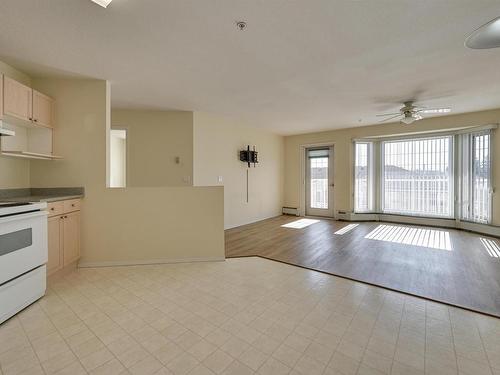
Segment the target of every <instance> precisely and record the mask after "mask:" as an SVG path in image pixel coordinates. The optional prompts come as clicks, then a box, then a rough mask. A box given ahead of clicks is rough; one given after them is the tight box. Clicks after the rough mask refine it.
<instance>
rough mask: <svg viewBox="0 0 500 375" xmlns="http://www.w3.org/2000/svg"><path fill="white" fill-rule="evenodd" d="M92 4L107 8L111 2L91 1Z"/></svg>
mask: <svg viewBox="0 0 500 375" xmlns="http://www.w3.org/2000/svg"><path fill="white" fill-rule="evenodd" d="M91 1H93V2H94V3H96V4H98V5H100V6H102V7H103V8H107V7H108V5H109V4H110V3H111V2H112V1H113V0H91Z"/></svg>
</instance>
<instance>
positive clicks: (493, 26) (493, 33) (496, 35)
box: [465, 17, 500, 49]
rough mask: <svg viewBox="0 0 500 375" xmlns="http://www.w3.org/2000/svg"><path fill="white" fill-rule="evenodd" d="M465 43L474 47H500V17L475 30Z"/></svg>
mask: <svg viewBox="0 0 500 375" xmlns="http://www.w3.org/2000/svg"><path fill="white" fill-rule="evenodd" d="M465 45H466V46H467V47H469V48H472V49H486V48H496V47H500V17H497V18H495V19H494V20H491V21H490V22H488V23H487V24H485V25H483V26H481V27H480V28H479V29H477V30H475V31H474V32H473V33H472V34H470V35H469V37H468V38H467V39H466V40H465Z"/></svg>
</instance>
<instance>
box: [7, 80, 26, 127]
mask: <svg viewBox="0 0 500 375" xmlns="http://www.w3.org/2000/svg"><path fill="white" fill-rule="evenodd" d="M3 114H4V115H7V116H12V117H14V118H16V119H19V120H24V121H31V120H32V118H33V117H32V114H33V90H32V89H31V87H28V86H26V85H23V84H22V83H20V82H17V81H16V80H13V79H12V78H9V77H6V76H5V77H4V79H3Z"/></svg>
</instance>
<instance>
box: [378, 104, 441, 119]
mask: <svg viewBox="0 0 500 375" xmlns="http://www.w3.org/2000/svg"><path fill="white" fill-rule="evenodd" d="M450 112H451V108H426V107H417V106H415V105H414V103H413V101H407V102H404V103H403V107H402V108H400V110H399V112H396V113H384V114H382V115H377V117H387V116H390V117H387V118H385V119H383V120H381V121H379V122H386V121H389V120H393V119H396V118H398V117H400V119H399V120H400V122H401V123H403V124H406V125H410V124H411V123H413V122H415V121H418V120H422V119H423V116H422V115H425V114H440V113H450Z"/></svg>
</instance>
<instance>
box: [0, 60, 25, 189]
mask: <svg viewBox="0 0 500 375" xmlns="http://www.w3.org/2000/svg"><path fill="white" fill-rule="evenodd" d="M0 73H1V74H4V75H6V76H8V77H10V78H13V79H15V80H17V81H19V82H21V83H24V84H25V85H28V86H29V85H31V79H30V77H28V76H27V75H26V74H24V73H22V72H20V71H19V70H17V69H14V68H13V67H11V66H10V65H7V64H5V63H3V62H2V61H0ZM0 142H1V137H0ZM28 187H30V162H29V160H23V159H18V158H12V157H8V156H2V155H0V189H8V188H28Z"/></svg>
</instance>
